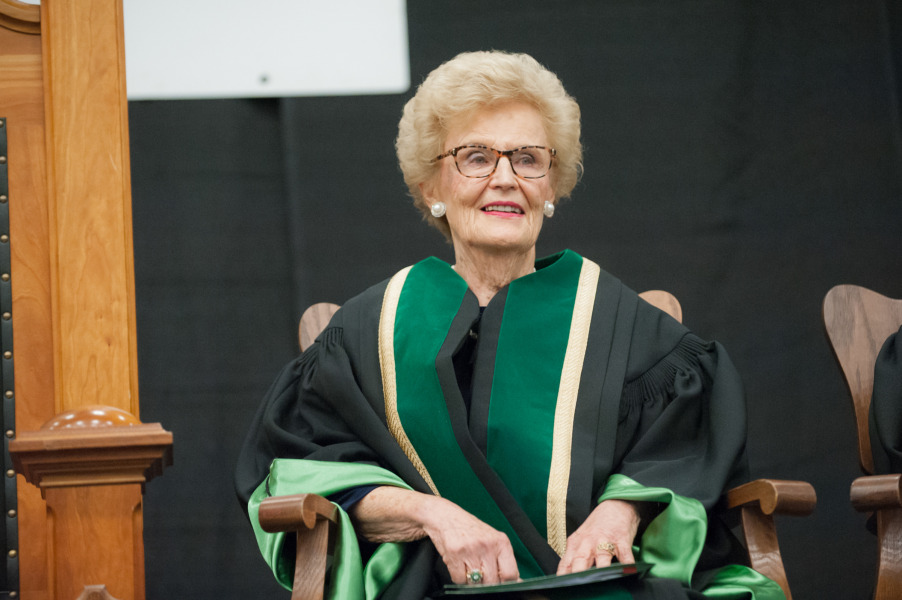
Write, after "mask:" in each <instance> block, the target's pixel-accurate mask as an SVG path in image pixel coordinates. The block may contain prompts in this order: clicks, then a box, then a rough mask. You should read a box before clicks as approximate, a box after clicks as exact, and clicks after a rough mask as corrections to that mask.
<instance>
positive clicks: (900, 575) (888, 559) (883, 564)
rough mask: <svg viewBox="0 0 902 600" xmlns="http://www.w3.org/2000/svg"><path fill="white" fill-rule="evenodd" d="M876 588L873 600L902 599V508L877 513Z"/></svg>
mask: <svg viewBox="0 0 902 600" xmlns="http://www.w3.org/2000/svg"><path fill="white" fill-rule="evenodd" d="M877 540H878V543H879V545H880V550H879V552H880V555H879V557H878V564H877V588H876V590H875V592H874V600H896V599H897V598H902V508H892V509H883V510H879V511H877Z"/></svg>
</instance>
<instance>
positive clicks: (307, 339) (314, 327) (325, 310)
mask: <svg viewBox="0 0 902 600" xmlns="http://www.w3.org/2000/svg"><path fill="white" fill-rule="evenodd" d="M639 296H640V297H641V298H642V299H643V300H645V301H646V302H648V303H649V304H651V305H652V306H655V307H657V308H659V309H661V310H663V311H664V312H666V313H667V314H669V315H670V316H671V317H673V318H674V319H676V320H677V321H680V322H682V320H683V309H682V307H681V306H680V301H679V300H677V299H676V296H674V295H673V294H671V293H670V292H665V291H663V290H649V291H647V292H642V293H641V294H639ZM339 308H340V307H339V306H338V305H337V304H333V303H331V302H317V303H316V304H311V305H310V306H309V307H308V308H307V310H305V311H304V314H302V315H301V321H300V323H299V324H298V343H299V344H300V346H301V351H302V352H303V351H304V350H306V349H307V348H308V347H309V346H310V344H312V343H313V341H314V340H315V339H316V336H318V335H319V334H320V333H322V331H323V329H325V328H326V325H328V324H329V320H330V319H331V318H332V315H334V314H335V312H336V311H337V310H338V309H339Z"/></svg>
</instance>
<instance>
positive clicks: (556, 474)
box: [547, 258, 601, 556]
mask: <svg viewBox="0 0 902 600" xmlns="http://www.w3.org/2000/svg"><path fill="white" fill-rule="evenodd" d="M600 272H601V269H600V268H599V267H598V265H596V264H595V263H594V262H592V261H590V260H588V259H586V258H583V264H582V268H581V269H580V272H579V287H578V288H577V290H576V300H575V301H574V304H573V317H572V319H571V321H570V338H569V340H568V341H567V351H566V353H565V354H564V366H563V369H562V370H561V383H560V387H559V389H558V399H557V405H556V406H555V411H554V440H553V444H552V448H551V472H550V473H549V475H548V511H547V520H548V523H547V525H548V544H549V545H550V546H551V547H552V548H553V549H554V550H555V552H557V553H558V554H559V555H561V556H563V554H564V551H565V550H566V549H567V488H568V486H569V482H570V454H571V444H572V440H573V419H574V415H575V413H576V397H577V394H578V392H579V381H580V376H581V374H582V369H583V361H584V360H585V357H586V346H587V344H588V340H589V325H590V324H591V322H592V309H593V308H594V306H595V293H596V290H597V289H598V277H599V274H600Z"/></svg>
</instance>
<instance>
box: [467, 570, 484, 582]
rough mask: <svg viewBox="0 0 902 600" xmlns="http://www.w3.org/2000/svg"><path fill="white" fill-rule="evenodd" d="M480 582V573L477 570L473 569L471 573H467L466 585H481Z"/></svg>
mask: <svg viewBox="0 0 902 600" xmlns="http://www.w3.org/2000/svg"><path fill="white" fill-rule="evenodd" d="M481 582H482V571H480V570H479V569H473V570H472V571H467V583H481Z"/></svg>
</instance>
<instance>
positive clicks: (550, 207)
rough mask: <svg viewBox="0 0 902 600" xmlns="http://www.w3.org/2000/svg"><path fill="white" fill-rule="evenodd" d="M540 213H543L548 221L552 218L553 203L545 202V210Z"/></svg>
mask: <svg viewBox="0 0 902 600" xmlns="http://www.w3.org/2000/svg"><path fill="white" fill-rule="evenodd" d="M542 212H543V213H545V216H546V217H548V218H549V219H550V218H551V217H553V216H554V203H553V202H551V201H550V200H546V201H545V208H544V209H542Z"/></svg>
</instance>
